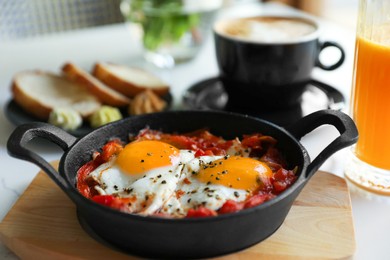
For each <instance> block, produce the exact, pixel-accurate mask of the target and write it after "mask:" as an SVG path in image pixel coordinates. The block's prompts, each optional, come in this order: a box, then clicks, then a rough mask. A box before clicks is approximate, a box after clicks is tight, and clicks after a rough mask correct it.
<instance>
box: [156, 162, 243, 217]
mask: <svg viewBox="0 0 390 260" xmlns="http://www.w3.org/2000/svg"><path fill="white" fill-rule="evenodd" d="M221 158H223V156H200V157H199V158H194V159H192V160H191V161H189V162H188V163H187V164H186V165H185V166H184V167H183V170H182V175H181V180H180V182H179V183H178V184H177V187H176V191H178V190H181V191H182V192H180V193H182V195H181V196H179V197H178V198H177V197H172V198H171V199H170V200H169V201H167V202H166V203H165V204H164V207H163V209H162V212H164V213H167V214H170V215H174V216H180V215H185V214H186V213H187V211H188V210H189V209H190V208H197V207H199V206H204V207H207V208H209V209H212V210H218V209H219V208H221V207H222V205H223V204H224V203H225V202H226V201H227V200H234V201H237V202H241V201H244V200H245V199H246V198H247V196H248V195H249V193H248V192H247V191H245V190H240V189H233V188H229V187H226V186H223V185H218V184H211V183H209V184H208V183H204V182H201V181H199V180H198V179H197V178H196V177H195V176H196V174H197V173H198V172H199V170H200V169H201V167H203V165H204V164H208V163H210V162H213V161H215V160H218V159H221ZM185 178H187V180H186V181H184V179H185Z"/></svg>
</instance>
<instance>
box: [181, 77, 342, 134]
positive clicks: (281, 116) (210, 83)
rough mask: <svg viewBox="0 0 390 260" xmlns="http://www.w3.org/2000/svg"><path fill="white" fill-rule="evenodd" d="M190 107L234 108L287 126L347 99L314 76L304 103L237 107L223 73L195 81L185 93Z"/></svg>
mask: <svg viewBox="0 0 390 260" xmlns="http://www.w3.org/2000/svg"><path fill="white" fill-rule="evenodd" d="M183 104H184V106H185V108H187V109H199V110H220V111H231V112H237V113H242V114H247V115H251V116H256V117H260V118H263V119H265V120H268V121H271V122H273V123H275V124H278V125H281V126H286V125H289V124H291V123H293V122H295V121H296V120H298V119H300V118H302V117H303V116H306V115H308V114H310V113H312V112H315V111H317V110H321V109H335V110H341V109H343V108H344V105H345V99H344V96H343V95H342V94H341V92H340V91H338V90H337V89H335V88H333V87H331V86H329V85H327V84H325V83H323V82H320V81H317V80H313V79H312V80H310V82H309V84H308V85H307V87H306V91H305V92H304V94H303V95H302V101H301V103H300V104H298V105H296V106H293V107H289V108H286V109H279V110H276V109H275V110H272V111H258V110H256V111H255V110H249V109H242V108H238V107H235V106H234V105H232V104H230V103H229V96H228V94H227V93H226V91H225V89H224V86H223V83H222V82H221V79H220V78H219V77H214V78H210V79H206V80H202V81H200V82H198V83H196V84H194V85H192V86H191V87H190V88H189V89H187V91H186V92H185V93H184V96H183Z"/></svg>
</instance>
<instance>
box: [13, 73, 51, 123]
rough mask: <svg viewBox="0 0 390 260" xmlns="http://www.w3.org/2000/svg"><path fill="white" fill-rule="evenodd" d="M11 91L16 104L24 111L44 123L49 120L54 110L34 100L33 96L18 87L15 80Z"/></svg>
mask: <svg viewBox="0 0 390 260" xmlns="http://www.w3.org/2000/svg"><path fill="white" fill-rule="evenodd" d="M11 90H12V94H13V97H14V100H15V102H16V103H17V104H18V105H19V106H20V107H22V108H23V110H24V111H26V112H28V113H29V114H31V115H33V116H35V117H36V118H38V119H41V120H44V121H47V120H48V119H49V115H50V112H51V111H52V108H51V107H49V106H46V105H45V104H42V103H41V102H39V101H38V100H35V99H32V98H31V96H29V95H28V94H27V93H25V92H24V91H23V90H22V89H21V88H19V87H18V85H17V83H16V82H15V80H14V81H13V82H12V86H11Z"/></svg>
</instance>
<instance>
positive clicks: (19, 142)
mask: <svg viewBox="0 0 390 260" xmlns="http://www.w3.org/2000/svg"><path fill="white" fill-rule="evenodd" d="M37 137H42V138H44V139H47V140H49V141H51V142H52V143H55V144H57V145H58V146H60V147H61V148H62V150H64V152H65V151H67V150H69V148H70V147H71V146H72V145H73V144H74V143H75V142H76V140H77V138H76V137H74V136H73V135H70V134H68V133H67V132H65V131H64V130H62V129H60V128H58V127H55V126H53V125H50V124H47V123H29V124H23V125H20V126H18V127H17V128H16V129H15V130H14V132H13V133H12V134H11V136H10V137H9V139H8V142H7V150H8V154H9V155H11V156H13V157H15V158H19V159H22V160H26V161H29V162H32V163H34V164H36V165H37V166H39V167H40V168H41V169H42V170H44V171H45V172H46V173H47V175H49V177H50V178H51V179H52V180H53V181H54V182H55V183H56V184H57V185H58V186H60V187H61V189H63V190H67V189H68V188H69V187H68V184H67V183H66V181H65V180H64V179H63V178H62V177H61V176H60V175H59V173H58V172H57V171H56V170H55V169H54V168H53V166H51V165H50V164H49V163H48V162H47V161H46V160H44V159H43V158H42V157H41V156H39V155H38V154H36V153H34V152H32V151H30V150H28V149H27V148H26V145H27V143H28V142H30V141H31V140H33V139H35V138H37Z"/></svg>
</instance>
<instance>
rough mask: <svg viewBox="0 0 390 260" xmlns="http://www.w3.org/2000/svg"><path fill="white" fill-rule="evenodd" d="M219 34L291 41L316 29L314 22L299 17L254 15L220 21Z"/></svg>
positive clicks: (263, 41) (271, 40) (261, 41)
mask: <svg viewBox="0 0 390 260" xmlns="http://www.w3.org/2000/svg"><path fill="white" fill-rule="evenodd" d="M215 29H216V31H217V32H218V33H219V34H223V35H227V36H230V37H234V38H238V39H242V40H246V41H251V42H259V43H270V42H290V41H295V40H299V39H301V38H302V37H304V36H306V35H309V34H311V33H313V32H315V31H316V27H315V26H314V25H313V24H310V23H306V22H304V21H302V20H299V19H290V18H276V17H252V18H242V19H235V20H226V21H221V22H218V23H217V25H216V27H215Z"/></svg>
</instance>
